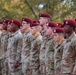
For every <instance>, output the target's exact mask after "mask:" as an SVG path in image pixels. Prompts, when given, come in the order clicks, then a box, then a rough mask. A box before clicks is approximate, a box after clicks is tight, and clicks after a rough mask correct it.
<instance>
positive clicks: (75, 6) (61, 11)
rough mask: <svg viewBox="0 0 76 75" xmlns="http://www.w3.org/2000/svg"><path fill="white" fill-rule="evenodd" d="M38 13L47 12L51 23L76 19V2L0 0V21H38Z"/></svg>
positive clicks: (62, 0) (61, 0) (68, 0)
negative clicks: (28, 18) (14, 19)
mask: <svg viewBox="0 0 76 75" xmlns="http://www.w3.org/2000/svg"><path fill="white" fill-rule="evenodd" d="M40 12H48V13H49V14H50V15H51V17H52V21H56V22H62V20H63V19H68V18H71V19H72V18H73V19H74V18H76V0H0V20H2V19H4V18H9V19H12V18H16V19H20V20H21V19H22V18H23V17H30V18H32V19H38V18H39V17H38V15H39V13H40Z"/></svg>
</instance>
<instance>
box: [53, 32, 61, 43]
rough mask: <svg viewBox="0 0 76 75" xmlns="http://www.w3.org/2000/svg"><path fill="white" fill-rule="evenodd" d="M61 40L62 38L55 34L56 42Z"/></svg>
mask: <svg viewBox="0 0 76 75" xmlns="http://www.w3.org/2000/svg"><path fill="white" fill-rule="evenodd" d="M59 38H60V37H59V35H58V34H57V33H54V39H55V41H56V42H58V41H59Z"/></svg>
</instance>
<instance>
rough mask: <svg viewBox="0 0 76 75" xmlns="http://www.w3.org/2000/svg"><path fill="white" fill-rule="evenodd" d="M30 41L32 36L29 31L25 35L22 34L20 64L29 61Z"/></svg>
mask: <svg viewBox="0 0 76 75" xmlns="http://www.w3.org/2000/svg"><path fill="white" fill-rule="evenodd" d="M31 39H32V34H31V32H30V31H28V32H27V33H24V36H23V44H22V53H21V62H28V60H29V59H30V50H31Z"/></svg>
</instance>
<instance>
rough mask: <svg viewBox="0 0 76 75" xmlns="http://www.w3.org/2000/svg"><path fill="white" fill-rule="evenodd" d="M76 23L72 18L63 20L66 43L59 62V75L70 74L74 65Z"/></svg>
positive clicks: (75, 56) (75, 57) (72, 72)
mask: <svg viewBox="0 0 76 75" xmlns="http://www.w3.org/2000/svg"><path fill="white" fill-rule="evenodd" d="M75 27H76V23H75V21H74V20H64V32H65V34H66V33H67V34H68V37H67V39H66V43H65V45H64V49H63V56H62V62H61V72H62V74H61V75H72V74H75V75H76V73H75V72H74V70H75V68H74V66H75V65H76V64H75V63H76V61H75V59H76V36H75V32H74V30H75Z"/></svg>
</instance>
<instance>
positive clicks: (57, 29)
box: [53, 28, 64, 33]
mask: <svg viewBox="0 0 76 75" xmlns="http://www.w3.org/2000/svg"><path fill="white" fill-rule="evenodd" d="M53 32H54V33H64V28H54V29H53Z"/></svg>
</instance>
